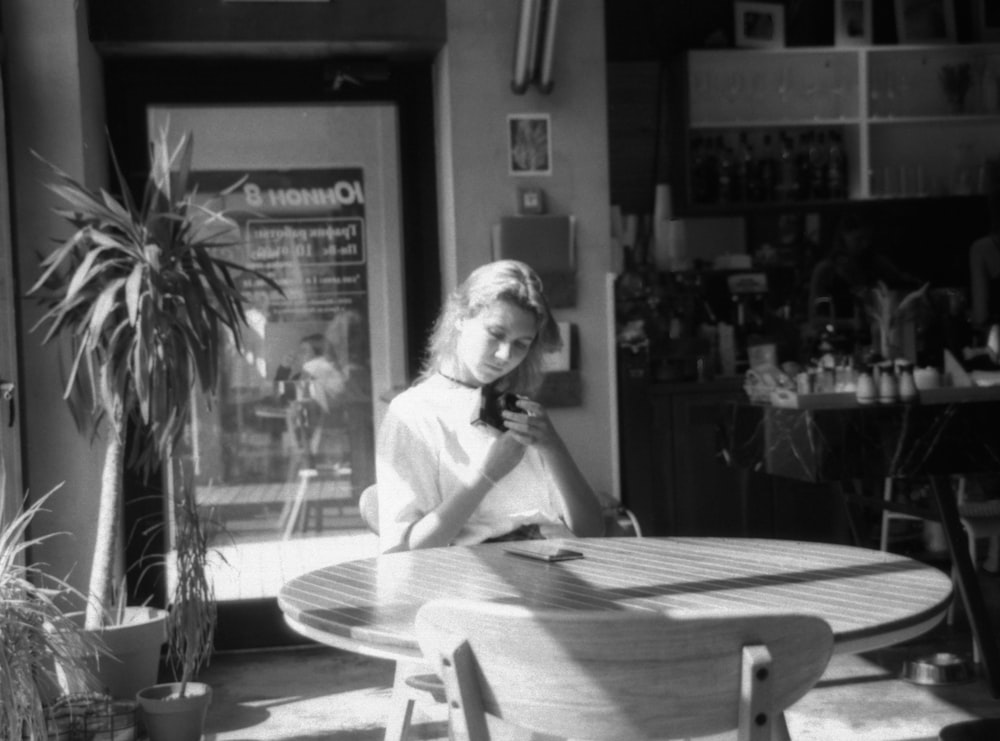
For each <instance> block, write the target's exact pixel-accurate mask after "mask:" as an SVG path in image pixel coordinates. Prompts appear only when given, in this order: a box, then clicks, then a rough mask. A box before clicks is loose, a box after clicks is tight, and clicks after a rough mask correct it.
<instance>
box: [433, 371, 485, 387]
mask: <svg viewBox="0 0 1000 741" xmlns="http://www.w3.org/2000/svg"><path fill="white" fill-rule="evenodd" d="M438 375H439V376H441V377H442V378H446V379H448V380H449V381H451V382H452V383H456V384H458V385H459V386H465V388H467V389H477V388H479V386H477V385H475V384H472V383H466V382H465V381H459V380H458V379H457V378H455V377H454V376H449V375H448V374H447V373H445V372H444V371H438Z"/></svg>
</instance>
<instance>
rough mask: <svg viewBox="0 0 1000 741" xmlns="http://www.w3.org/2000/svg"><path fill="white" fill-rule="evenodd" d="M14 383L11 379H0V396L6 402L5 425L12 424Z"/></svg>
mask: <svg viewBox="0 0 1000 741" xmlns="http://www.w3.org/2000/svg"><path fill="white" fill-rule="evenodd" d="M14 390H15V387H14V384H13V383H12V382H11V381H0V398H3V400H4V401H6V402H7V409H8V412H7V426H8V427H13V426H14V409H15V407H14Z"/></svg>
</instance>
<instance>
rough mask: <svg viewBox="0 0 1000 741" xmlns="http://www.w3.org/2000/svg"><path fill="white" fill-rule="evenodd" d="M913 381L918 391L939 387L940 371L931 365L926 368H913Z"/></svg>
mask: <svg viewBox="0 0 1000 741" xmlns="http://www.w3.org/2000/svg"><path fill="white" fill-rule="evenodd" d="M913 382H914V383H915V384H916V386H917V390H918V391H926V390H927V389H936V388H939V387H940V386H941V371H939V370H938V369H937V368H935V367H934V366H932V365H930V366H927V367H926V368H914V369H913Z"/></svg>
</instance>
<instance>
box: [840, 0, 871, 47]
mask: <svg viewBox="0 0 1000 741" xmlns="http://www.w3.org/2000/svg"><path fill="white" fill-rule="evenodd" d="M836 3H837V4H836V12H835V17H834V23H835V26H834V28H835V29H836V30H835V33H834V38H835V39H836V42H837V46H866V45H868V44H871V43H872V0H836Z"/></svg>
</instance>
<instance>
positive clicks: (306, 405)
mask: <svg viewBox="0 0 1000 741" xmlns="http://www.w3.org/2000/svg"><path fill="white" fill-rule="evenodd" d="M274 378H275V386H276V388H277V392H278V395H279V396H280V397H281V398H282V399H283V400H284V401H285V403H286V404H287V407H286V410H285V414H286V416H287V423H288V427H289V429H290V430H291V431H292V432H293V434H294V437H295V441H296V445H297V446H298V449H299V451H300V453H301V454H302V455H303V456H304V459H303V461H302V462H303V464H304V465H306V466H307V467H312V465H313V464H314V462H315V457H316V456H317V455H318V454H319V453H320V450H319V447H320V440H321V436H322V430H323V428H324V426H329V425H331V424H333V422H334V421H335V419H336V418H337V416H338V415H340V414H341V413H342V411H343V410H342V405H341V401H342V399H343V396H344V391H345V386H346V378H345V376H344V373H343V371H342V370H341V369H340V367H339V366H338V365H337V363H336V359H335V356H334V355H333V353H332V351H331V349H330V347H329V343H328V342H327V340H326V338H325V337H324V336H323V335H322V334H319V333H316V334H310V335H307V336H305V337H303V338H302V340H301V341H300V342H299V347H298V350H297V352H296V353H295V354H294V355H290V356H289V357H286V358H285V359H284V360H283V361H282V363H281V365H280V366H278V369H277V370H276V371H275V374H274Z"/></svg>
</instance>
